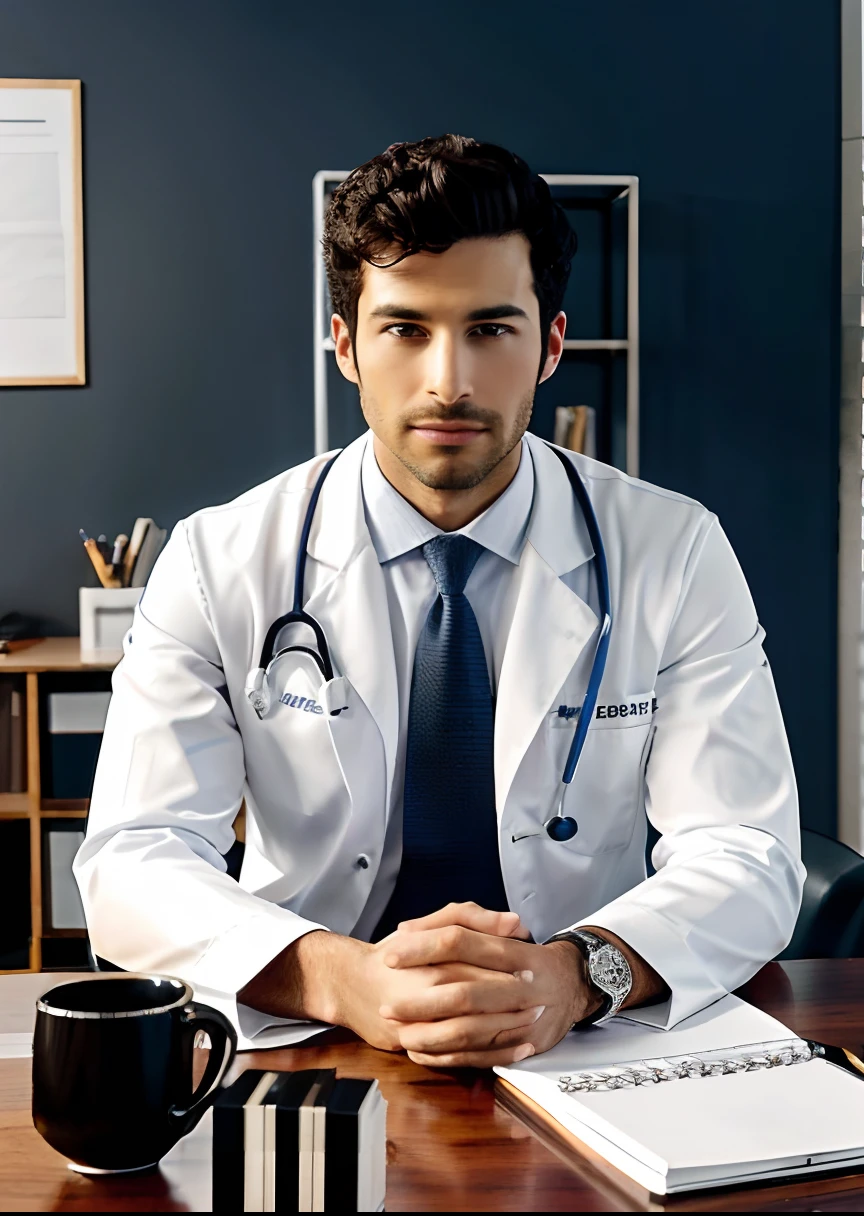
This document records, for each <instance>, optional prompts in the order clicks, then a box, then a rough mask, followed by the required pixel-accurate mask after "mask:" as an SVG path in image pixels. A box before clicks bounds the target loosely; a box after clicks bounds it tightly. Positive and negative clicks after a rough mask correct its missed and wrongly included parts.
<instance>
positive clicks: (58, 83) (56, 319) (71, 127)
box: [0, 79, 86, 386]
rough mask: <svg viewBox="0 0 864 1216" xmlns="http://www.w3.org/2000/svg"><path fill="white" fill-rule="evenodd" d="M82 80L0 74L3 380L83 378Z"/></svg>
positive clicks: (75, 381)
mask: <svg viewBox="0 0 864 1216" xmlns="http://www.w3.org/2000/svg"><path fill="white" fill-rule="evenodd" d="M81 177H82V170H81V81H80V80H13V79H0V385H6V386H15V385H31V384H54V385H60V384H84V383H86V369H85V357H84V221H83V209H82V207H83V205H82V181H81Z"/></svg>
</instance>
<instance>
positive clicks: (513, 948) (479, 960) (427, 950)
mask: <svg viewBox="0 0 864 1216" xmlns="http://www.w3.org/2000/svg"><path fill="white" fill-rule="evenodd" d="M537 949H538V947H536V946H532V945H529V944H528V943H527V942H519V941H515V940H513V938H506V937H493V936H492V935H491V934H488V933H477V932H475V931H474V930H473V929H465V928H464V927H463V926H462V925H445V926H444V927H443V928H441V929H421V930H420V931H418V932H417V933H405V934H400V935H399V937H398V938H396V939H394V941H393V942H392V943H391V944H389V945H388V946H387V947H386V950H385V953H384V963H385V965H386V966H387V967H396V968H399V967H423V966H429V965H432V964H435V965H438V964H441V963H471V964H473V966H475V967H485V968H486V969H487V970H489V971H510V972H515V971H524V970H531V962H532V959H533V958H534V957H535V955H534V952H535V950H537Z"/></svg>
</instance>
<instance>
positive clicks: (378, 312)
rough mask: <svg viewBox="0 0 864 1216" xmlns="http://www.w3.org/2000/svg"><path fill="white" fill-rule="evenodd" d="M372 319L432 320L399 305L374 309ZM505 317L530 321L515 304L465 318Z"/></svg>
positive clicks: (475, 319)
mask: <svg viewBox="0 0 864 1216" xmlns="http://www.w3.org/2000/svg"><path fill="white" fill-rule="evenodd" d="M369 316H370V317H390V318H391V319H398V320H400V321H429V320H430V319H431V318H430V317H429V314H428V313H425V312H420V310H419V309H417V308H403V307H402V306H401V305H399V304H379V305H378V307H377V308H373V309H372V311H371V312H370V313H369ZM505 317H524V318H525V320H526V321H527V320H528V314H527V312H525V310H524V308H517V307H516V305H515V304H495V305H493V306H492V307H491V308H475V309H474V311H473V312H469V313H468V316H467V317H466V318H465V320H466V321H502V320H503V319H504V318H505Z"/></svg>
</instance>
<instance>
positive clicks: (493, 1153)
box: [0, 959, 864, 1212]
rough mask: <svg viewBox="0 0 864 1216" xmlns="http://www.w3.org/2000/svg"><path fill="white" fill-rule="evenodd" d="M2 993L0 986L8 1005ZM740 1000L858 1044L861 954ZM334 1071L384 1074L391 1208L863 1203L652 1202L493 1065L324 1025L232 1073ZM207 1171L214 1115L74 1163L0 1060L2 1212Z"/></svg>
mask: <svg viewBox="0 0 864 1216" xmlns="http://www.w3.org/2000/svg"><path fill="white" fill-rule="evenodd" d="M14 978H15V979H20V981H22V982H24V983H27V984H33V983H34V982H35V983H37V984H41V990H43V991H44V990H46V989H47V988H49V987H51V986H52V983H53V982H54V977H51V976H49V975H42V976H26V977H25V976H22V977H14ZM56 978H59V977H56ZM3 991H4V990H3V987H2V985H0V1009H2V1002H3ZM740 995H741V996H743V997H744V998H745V999H746V1000H749V1001H751V1002H752V1003H753V1004H754V1005H758V1006H759V1008H761V1009H764V1010H766V1011H767V1012H768V1013H771V1014H773V1015H774V1016H775V1017H778V1018H779V1019H780V1020H781V1021H782V1022H785V1023H786V1024H787V1025H788V1026H790V1027H791V1028H792V1029H793V1030H794V1031H796V1032H797V1033H798V1034H799V1035H802V1036H803V1037H805V1038H814V1039H817V1040H821V1041H823V1042H827V1043H834V1044H837V1045H839V1046H843V1047H849V1048H851V1049H852V1050H853V1051H855V1052H856V1054H860V1053H861V1051H862V1043H864V959H837V960H835V959H831V960H818V961H813V962H790V963H783V964H779V963H771V964H769V965H768V966H767V967H765V968H763V970H762V971H761V972H760V973H759V974H758V975H757V976H756V977H755V978H754V979H753V980H752V981H751V982H750V983H749V984H747V985H746V986H745V987H744V988H743V989H742V990H741V992H740ZM28 1000H29V994H28ZM13 1029H18V1027H17V1026H13ZM327 1066H330V1067H332V1066H335V1067H337V1068H338V1070H339V1074H340V1075H342V1076H359V1077H377V1078H378V1079H379V1082H380V1085H381V1089H382V1091H383V1094H384V1097H385V1098H386V1099H387V1101H388V1102H389V1110H388V1124H387V1133H388V1172H387V1210H388V1211H389V1212H430V1211H435V1212H464V1211H485V1212H489V1211H498V1212H524V1211H529V1212H579V1211H583V1212H597V1211H601V1212H604V1211H605V1212H609V1211H613V1212H614V1211H618V1212H620V1211H666V1210H679V1211H745V1212H753V1211H761V1212H770V1211H780V1210H783V1211H790V1212H812V1211H821V1212H829V1211H835V1212H859V1211H861V1212H864V1172H862V1173H861V1174H857V1175H856V1174H851V1175H850V1174H847V1175H838V1176H836V1177H830V1178H829V1177H825V1176H822V1177H816V1178H814V1179H812V1180H810V1181H808V1182H803V1183H795V1184H789V1185H786V1186H778V1185H774V1184H766V1185H762V1186H748V1187H742V1188H739V1189H734V1190H733V1189H729V1190H719V1191H718V1190H715V1191H703V1192H696V1193H693V1194H691V1195H689V1196H674V1197H671V1198H669V1199H665V1200H664V1199H659V1198H657V1197H654V1198H651V1197H649V1196H648V1195H647V1194H646V1193H645V1192H640V1191H639V1190H638V1188H635V1187H634V1185H633V1184H632V1183H630V1182H629V1181H625V1180H624V1179H623V1178H622V1176H621V1175H620V1174H618V1172H617V1171H615V1170H613V1169H611V1167H606V1166H605V1165H602V1164H600V1165H598V1164H597V1163H596V1162H594V1163H592V1162H591V1161H589V1160H587V1159H586V1160H585V1162H581V1161H580V1162H579V1163H578V1164H577V1165H575V1166H572V1165H570V1164H568V1163H567V1162H566V1161H565V1160H564V1159H562V1158H560V1157H559V1156H558V1155H557V1154H556V1152H555V1151H554V1149H553V1148H552V1147H551V1145H547V1143H545V1142H543V1141H542V1140H541V1139H538V1138H537V1137H536V1136H535V1135H534V1134H533V1133H532V1132H531V1131H529V1130H528V1128H527V1127H525V1126H524V1125H523V1124H522V1123H521V1122H519V1121H518V1120H517V1119H515V1118H513V1117H512V1116H511V1115H509V1114H508V1113H507V1112H506V1111H504V1110H503V1109H502V1108H501V1107H500V1106H499V1105H497V1104H496V1101H495V1097H494V1094H493V1089H492V1077H491V1074H487V1073H482V1072H474V1071H469V1070H465V1071H462V1072H456V1071H453V1072H433V1071H430V1070H429V1069H426V1068H421V1067H420V1066H418V1065H416V1064H412V1063H411V1061H410V1060H408V1059H407V1058H405V1057H404V1056H397V1055H390V1054H387V1053H384V1052H380V1051H375V1050H374V1049H373V1048H371V1047H368V1046H366V1045H365V1044H364V1043H361V1042H359V1041H358V1040H357V1039H356V1038H354V1036H353V1035H351V1034H349V1033H348V1032H346V1031H341V1030H334V1031H328V1032H327V1033H326V1034H325V1035H322V1036H320V1037H319V1038H318V1039H316V1040H313V1041H312V1043H310V1044H309V1045H307V1046H301V1047H294V1048H290V1049H277V1050H271V1051H268V1052H257V1053H256V1052H249V1053H243V1054H242V1055H241V1056H239V1057H238V1059H237V1060H236V1062H235V1064H234V1065H233V1075H236V1074H237V1073H238V1072H240V1071H242V1069H244V1068H247V1067H257V1068H268V1069H269V1068H273V1069H280V1068H284V1069H295V1068H310V1067H327ZM862 1095H864V1091H862ZM814 1115H817V1113H816V1112H814ZM817 1117H818V1115H817ZM205 1118H206V1119H207V1120H208V1122H209V1115H208V1116H205ZM209 1173H210V1145H209V1135H208V1130H207V1125H206V1124H203V1125H202V1126H200V1127H199V1129H197V1130H196V1132H193V1133H192V1135H191V1136H188V1137H187V1138H186V1139H185V1140H184V1141H181V1143H180V1145H178V1146H177V1148H176V1149H175V1150H173V1152H172V1153H171V1154H169V1156H168V1157H167V1158H166V1159H165V1161H164V1162H163V1163H162V1166H161V1167H160V1169H159V1170H158V1171H156V1172H154V1173H153V1174H150V1175H145V1176H140V1175H139V1176H137V1177H135V1178H126V1179H122V1178H105V1179H94V1178H88V1177H83V1176H81V1175H79V1174H74V1173H72V1172H70V1171H69V1170H68V1169H67V1167H66V1162H65V1161H64V1159H63V1158H62V1157H61V1156H60V1155H59V1154H57V1153H56V1152H54V1150H53V1149H51V1148H49V1146H48V1145H47V1144H46V1143H45V1142H44V1141H43V1140H42V1139H41V1137H40V1136H39V1135H38V1134H37V1133H36V1131H35V1130H34V1128H33V1125H32V1122H31V1118H30V1062H29V1060H26V1059H0V1210H3V1211H29V1212H33V1211H55V1212H57V1211H70V1212H74V1211H77V1212H98V1211H137V1212H162V1211H164V1212H169V1211H174V1212H182V1211H208V1210H209V1209H210V1177H209Z"/></svg>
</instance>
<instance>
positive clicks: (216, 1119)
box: [212, 1106, 245, 1213]
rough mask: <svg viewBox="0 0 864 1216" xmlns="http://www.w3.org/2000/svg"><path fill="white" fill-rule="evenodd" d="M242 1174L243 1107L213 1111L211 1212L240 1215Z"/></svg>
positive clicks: (242, 1186)
mask: <svg viewBox="0 0 864 1216" xmlns="http://www.w3.org/2000/svg"><path fill="white" fill-rule="evenodd" d="M244 1172H245V1153H244V1151H243V1107H242V1106H237V1107H216V1108H215V1109H214V1111H213V1205H212V1206H213V1211H214V1212H235V1213H236V1212H242V1211H243V1190H244Z"/></svg>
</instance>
